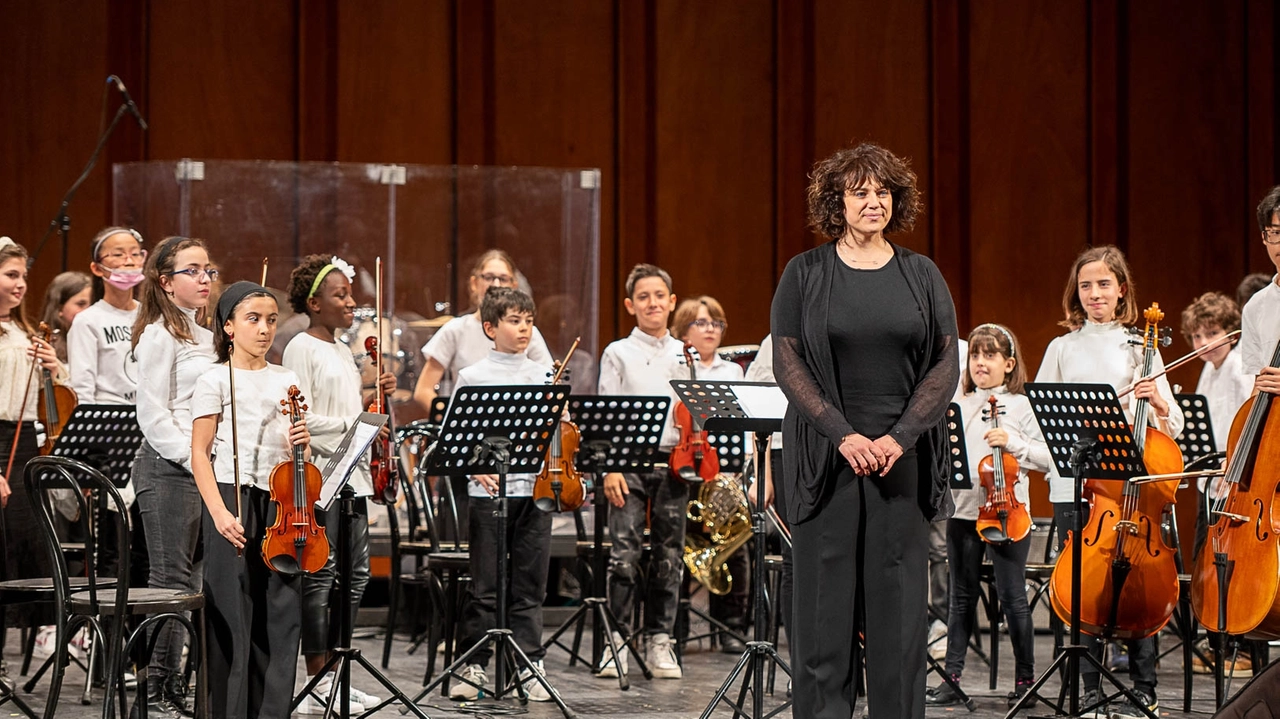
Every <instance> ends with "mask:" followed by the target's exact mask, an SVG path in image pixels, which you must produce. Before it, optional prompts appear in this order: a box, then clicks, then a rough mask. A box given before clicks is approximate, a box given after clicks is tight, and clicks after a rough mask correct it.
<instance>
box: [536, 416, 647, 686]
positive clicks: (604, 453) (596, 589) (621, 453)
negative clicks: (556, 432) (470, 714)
mask: <svg viewBox="0 0 1280 719" xmlns="http://www.w3.org/2000/svg"><path fill="white" fill-rule="evenodd" d="M670 406H671V398H670V397H662V396H655V397H631V396H598V397H597V396H593V395H572V396H570V397H569V414H570V416H571V417H572V418H573V421H574V423H575V424H577V425H578V431H579V432H581V433H582V442H581V444H580V445H579V450H578V459H577V462H576V466H577V468H578V471H579V472H583V473H590V474H592V475H593V476H595V477H596V478H597V481H595V482H594V483H593V485H594V489H593V492H592V504H593V505H594V507H595V512H594V513H595V521H594V526H595V529H594V532H593V535H594V536H593V539H594V542H595V552H594V553H593V554H592V557H591V585H592V586H591V596H589V597H584V598H583V599H582V604H581V605H579V606H578V608H577V609H576V610H574V612H573V614H571V615H570V616H569V618H568V619H566V620H565V621H564V623H563V624H561V625H560V627H559V628H558V629H556V631H555V632H554V633H553V634H552V635H551V638H550V639H548V640H547V641H546V642H544V643H543V645H542V647H543V648H544V649H550V648H551V647H552V646H553V645H554V646H557V647H560V648H561V649H564V650H565V651H567V652H569V666H574V665H575V664H576V663H577V662H582V663H583V664H586V665H587V666H589V667H591V669H592V671H596V670H598V669H599V667H600V666H601V664H602V662H603V659H604V648H605V645H606V644H607V645H608V647H609V651H610V652H611V654H610V656H613V657H616V656H618V655H619V653H620V652H621V651H622V648H623V647H626V648H627V649H628V650H629V651H630V652H631V656H632V658H634V659H635V661H636V664H637V665H638V666H639V667H640V671H642V672H643V673H644V678H645V679H652V678H653V673H652V672H650V671H649V665H648V664H645V661H644V657H642V656H640V652H639V651H638V650H637V649H636V648H635V646H634V642H633V641H632V639H633V638H632V636H631V632H630V629H629V628H628V627H627V626H626V625H625V624H623V623H622V622H620V621H618V617H617V616H615V615H614V613H613V610H611V609H609V602H608V600H607V598H606V594H607V591H606V579H605V575H606V573H607V570H606V566H607V554H608V552H606V551H605V547H604V529H605V523H606V521H607V519H606V518H607V515H608V511H609V503H608V501H606V500H605V496H604V491H603V482H601V481H599V478H600V477H601V476H603V475H605V474H608V473H610V472H640V473H643V472H649V471H651V470H652V469H653V465H654V464H657V463H658V461H659V460H660V459H663V460H665V457H662V456H661V453H660V452H659V444H660V443H661V442H662V431H663V429H664V428H665V427H666V419H667V410H668V409H670ZM588 615H590V616H591V620H592V621H591V661H590V662H588V661H587V660H586V658H584V657H583V656H582V655H581V654H580V653H579V649H580V648H581V647H582V630H583V624H584V622H586V620H587V616H588ZM570 627H573V646H572V647H567V646H565V645H564V643H563V642H561V641H560V637H561V636H562V635H563V634H564V633H565V632H566V631H568V630H569V628H570ZM614 632H617V633H618V634H619V635H620V636H621V637H622V646H618V645H617V644H616V643H615V642H614V641H613V634H614ZM615 663H617V664H620V662H615ZM617 668H618V670H619V671H618V687H619V688H620V689H622V690H623V691H626V690H627V689H630V688H631V683H630V681H629V680H628V679H627V675H626V673H625V672H623V671H621V666H618V667H617Z"/></svg>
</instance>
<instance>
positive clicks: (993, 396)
mask: <svg viewBox="0 0 1280 719" xmlns="http://www.w3.org/2000/svg"><path fill="white" fill-rule="evenodd" d="M968 347H969V353H968V354H969V356H968V358H967V360H968V364H967V366H966V367H965V371H964V374H963V375H962V377H961V380H960V382H961V385H960V389H961V393H962V394H961V396H960V397H959V398H957V400H956V402H957V404H959V405H960V412H961V415H962V417H961V418H962V420H963V424H964V430H965V447H966V449H967V450H968V456H969V477H970V478H971V479H972V480H973V484H974V486H973V488H972V489H955V488H952V490H951V495H952V497H953V498H954V499H955V503H956V511H955V514H954V515H952V517H951V518H950V519H948V520H947V527H946V529H947V566H948V567H949V569H950V576H951V580H950V582H951V586H950V592H949V594H950V606H949V609H948V612H947V617H948V619H947V664H946V670H947V673H949V674H950V675H951V676H952V677H954V678H955V679H956V680H957V681H958V680H959V679H960V675H961V674H962V673H963V671H964V663H965V653H966V652H967V651H968V649H969V637H970V635H971V634H972V633H973V630H974V627H973V623H974V617H975V616H976V615H975V612H974V610H975V608H976V606H977V599H978V583H979V582H978V574H979V571H980V569H981V568H982V561H983V557H984V556H989V557H990V558H991V563H992V565H993V566H994V570H995V579H996V592H997V594H998V595H999V597H1000V603H1001V605H1002V606H1003V608H1004V617H1005V624H1006V626H1008V628H1009V640H1010V641H1011V642H1012V644H1013V656H1014V690H1013V692H1012V693H1010V694H1009V705H1010V706H1013V705H1014V704H1015V703H1017V700H1018V699H1019V698H1021V697H1022V695H1023V694H1025V693H1026V692H1027V689H1028V688H1030V686H1031V684H1032V683H1034V682H1035V651H1034V647H1033V642H1034V640H1035V633H1034V627H1032V624H1031V608H1030V606H1029V605H1028V604H1027V593H1026V569H1027V552H1028V551H1029V550H1030V548H1031V539H1030V534H1029V533H1028V532H1027V531H1026V529H1028V528H1029V526H1030V517H1029V515H1028V514H1027V507H1028V501H1029V500H1028V491H1027V470H1028V469H1034V470H1037V471H1042V472H1043V471H1045V470H1047V469H1049V465H1050V464H1051V460H1050V457H1049V448H1048V446H1047V445H1046V444H1045V441H1044V437H1043V436H1041V433H1040V428H1039V426H1038V425H1037V424H1036V421H1035V416H1034V414H1033V413H1032V411H1031V403H1030V402H1029V401H1028V400H1027V397H1026V395H1024V394H1023V393H1022V388H1023V384H1025V382H1026V370H1025V369H1023V366H1022V351H1021V348H1020V347H1019V346H1018V341H1017V339H1016V338H1015V337H1014V336H1013V332H1011V331H1009V330H1008V329H1007V328H1005V327H1003V326H1001V325H995V324H983V325H978V326H977V327H976V328H974V330H973V332H971V333H969V343H968ZM993 406H994V407H995V408H996V412H997V413H998V414H997V415H996V416H995V421H992V415H991V412H992V408H993ZM997 450H998V451H997ZM997 455H998V456H999V459H1000V461H1001V462H1002V464H1001V474H1000V480H1001V482H1004V483H1008V485H1012V486H1011V487H1010V486H1008V485H1006V486H1005V487H1004V491H1005V492H1006V493H1007V492H1010V491H1011V492H1012V493H1013V495H1014V500H1015V501H1012V502H1004V503H1005V505H1006V506H1005V513H1006V515H1012V516H1006V517H1005V519H1004V525H1005V528H1004V529H1001V527H1000V525H998V524H996V525H993V526H991V527H990V528H989V530H988V532H987V533H986V534H980V533H979V529H980V523H979V519H981V518H983V517H985V516H987V515H988V514H990V512H988V511H985V510H988V508H989V506H990V505H994V504H996V503H997V502H1001V501H1002V499H1001V498H1000V497H995V496H993V495H994V494H995V493H994V492H989V491H987V487H988V486H989V485H991V486H992V488H993V489H995V488H996V485H997V483H993V482H988V481H987V475H988V474H993V473H994V471H995V467H994V465H993V462H994V461H995V460H996V459H997ZM984 457H988V458H989V459H988V460H983V459H982V458H984ZM979 460H982V461H981V462H979ZM1010 469H1012V470H1013V471H1012V472H1010V471H1009V470H1010ZM980 475H981V478H982V479H981V481H980ZM1019 513H1020V518H1021V520H1022V523H1021V525H1020V526H1021V531H1018V530H1017V529H1014V527H1017V526H1019V523H1018V519H1019V516H1018V515H1019ZM984 524H985V523H984ZM997 530H1000V531H997ZM959 702H960V697H959V696H958V695H957V694H956V693H955V692H954V691H952V689H951V686H950V685H949V684H947V683H945V682H943V683H941V684H939V685H938V686H937V687H935V688H933V689H930V690H929V691H928V693H927V694H926V695H925V704H927V705H929V706H950V705H952V704H958V703H959Z"/></svg>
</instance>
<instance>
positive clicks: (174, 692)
mask: <svg viewBox="0 0 1280 719" xmlns="http://www.w3.org/2000/svg"><path fill="white" fill-rule="evenodd" d="M163 689H164V698H165V701H167V702H168V703H169V705H170V706H171V707H172V708H173V710H174V711H176V712H177V713H178V714H181V715H182V716H184V717H194V716H195V715H196V712H195V708H194V707H192V706H191V704H190V703H188V702H187V682H186V680H185V679H183V677H182V674H181V673H178V674H170V675H169V677H168V678H167V679H166V680H165V682H164V687H163Z"/></svg>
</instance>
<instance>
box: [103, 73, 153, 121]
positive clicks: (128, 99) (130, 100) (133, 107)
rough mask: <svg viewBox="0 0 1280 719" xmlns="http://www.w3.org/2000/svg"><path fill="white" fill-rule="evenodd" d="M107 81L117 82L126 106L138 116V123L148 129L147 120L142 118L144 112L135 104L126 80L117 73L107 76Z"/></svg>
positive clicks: (116, 84)
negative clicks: (125, 83) (125, 84)
mask: <svg viewBox="0 0 1280 719" xmlns="http://www.w3.org/2000/svg"><path fill="white" fill-rule="evenodd" d="M107 82H114V83H115V86H116V89H117V90H119V91H120V94H121V95H123V96H124V104H125V107H127V108H129V112H130V114H132V115H133V116H134V117H135V118H137V119H138V124H139V125H141V126H142V129H143V130H146V129H147V121H146V120H144V119H142V113H141V112H139V111H138V106H137V105H135V104H134V102H133V98H132V97H129V91H128V90H126V89H125V87H124V81H123V80H121V79H120V78H118V77H116V76H115V75H110V76H108V77H107Z"/></svg>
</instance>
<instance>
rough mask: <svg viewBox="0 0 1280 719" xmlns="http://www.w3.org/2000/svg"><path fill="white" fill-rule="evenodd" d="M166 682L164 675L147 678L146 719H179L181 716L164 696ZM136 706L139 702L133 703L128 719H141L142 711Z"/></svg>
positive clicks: (166, 678)
mask: <svg viewBox="0 0 1280 719" xmlns="http://www.w3.org/2000/svg"><path fill="white" fill-rule="evenodd" d="M166 681H168V676H167V675H164V674H157V675H156V676H154V677H149V678H148V680H147V700H146V701H147V719H180V717H181V716H182V715H181V714H179V713H178V711H177V709H175V708H174V706H173V705H172V704H170V703H169V700H168V699H166V698H165V696H164V685H165V682H166ZM138 704H139V702H137V701H135V702H134V704H133V706H132V707H130V708H129V719H141V717H142V711H141V708H140V707H139V706H138Z"/></svg>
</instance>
